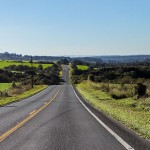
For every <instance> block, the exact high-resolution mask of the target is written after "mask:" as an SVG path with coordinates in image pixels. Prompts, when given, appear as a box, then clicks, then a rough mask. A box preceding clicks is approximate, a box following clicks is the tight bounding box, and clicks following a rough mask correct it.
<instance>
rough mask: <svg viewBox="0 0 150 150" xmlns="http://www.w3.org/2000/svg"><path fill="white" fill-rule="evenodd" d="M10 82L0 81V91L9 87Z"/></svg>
mask: <svg viewBox="0 0 150 150" xmlns="http://www.w3.org/2000/svg"><path fill="white" fill-rule="evenodd" d="M11 85H12V83H0V91H1V92H3V91H5V90H7V89H9V88H10V87H11Z"/></svg>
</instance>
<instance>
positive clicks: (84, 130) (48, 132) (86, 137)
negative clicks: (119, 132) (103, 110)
mask: <svg viewBox="0 0 150 150" xmlns="http://www.w3.org/2000/svg"><path fill="white" fill-rule="evenodd" d="M63 78H64V80H65V81H66V83H67V84H66V83H65V84H63V85H58V86H50V87H49V88H47V89H46V90H45V91H42V92H40V93H38V94H37V95H35V96H33V97H31V98H29V99H27V100H24V101H20V102H17V103H13V104H10V105H8V106H6V107H4V108H0V133H1V134H4V133H5V132H6V131H7V130H9V129H11V128H13V126H15V125H16V124H17V123H18V124H19V123H20V122H21V121H23V120H24V119H25V118H26V117H27V116H28V115H29V113H30V112H32V111H33V114H34V110H38V109H39V108H40V107H41V106H42V105H43V103H44V102H45V101H49V100H50V99H51V98H52V97H53V96H54V94H56V92H57V91H58V90H59V89H61V90H60V92H59V94H58V95H55V96H56V97H55V99H54V100H53V101H52V102H51V103H49V104H48V105H47V106H46V107H44V108H43V109H42V110H41V111H40V112H39V113H37V114H36V115H35V116H33V117H32V118H31V119H30V120H29V121H27V122H26V123H25V124H23V125H22V126H20V127H19V128H16V129H15V131H14V132H13V133H12V134H10V135H9V136H8V137H7V138H5V139H4V140H3V141H2V142H1V143H0V150H126V148H125V147H124V146H123V145H122V144H120V142H118V140H117V139H116V138H115V137H114V136H112V134H110V133H109V132H108V131H107V130H106V129H105V128H104V127H103V126H101V125H100V124H99V122H98V121H96V119H95V118H94V117H93V116H92V115H91V114H90V113H89V112H88V111H87V110H86V109H85V108H84V107H83V105H82V104H81V103H80V102H79V100H78V98H77V96H76V95H75V93H74V91H73V88H72V86H71V85H69V84H68V83H69V75H68V67H67V66H64V70H63ZM31 115H32V114H31Z"/></svg>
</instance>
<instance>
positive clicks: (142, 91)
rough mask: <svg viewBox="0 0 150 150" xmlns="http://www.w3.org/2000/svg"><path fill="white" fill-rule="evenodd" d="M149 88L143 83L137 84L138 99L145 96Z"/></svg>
mask: <svg viewBox="0 0 150 150" xmlns="http://www.w3.org/2000/svg"><path fill="white" fill-rule="evenodd" d="M146 90H147V87H146V85H144V84H142V83H137V85H136V86H135V88H134V93H133V94H134V96H135V95H137V98H139V97H141V96H144V95H145V94H146Z"/></svg>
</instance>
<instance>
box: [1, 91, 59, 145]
mask: <svg viewBox="0 0 150 150" xmlns="http://www.w3.org/2000/svg"><path fill="white" fill-rule="evenodd" d="M60 90H61V89H59V90H58V91H57V93H56V94H55V95H54V96H53V97H52V98H51V99H50V101H48V102H46V103H44V105H43V106H42V107H40V108H39V109H38V110H34V111H33V112H31V113H30V115H29V117H27V118H25V119H24V120H23V121H21V122H20V123H18V124H17V125H16V126H14V127H12V128H11V129H9V130H8V131H6V132H5V133H3V134H2V135H0V142H2V141H3V140H5V139H6V138H7V137H8V136H9V135H11V134H12V133H13V132H15V131H16V130H17V129H19V128H20V127H21V126H23V125H24V124H25V123H26V122H28V121H29V120H30V119H32V118H33V117H34V116H36V115H37V114H38V113H39V112H41V111H42V110H43V109H44V108H46V107H47V106H48V105H49V104H50V103H51V102H52V101H54V99H55V98H56V97H57V96H58V94H59V92H60Z"/></svg>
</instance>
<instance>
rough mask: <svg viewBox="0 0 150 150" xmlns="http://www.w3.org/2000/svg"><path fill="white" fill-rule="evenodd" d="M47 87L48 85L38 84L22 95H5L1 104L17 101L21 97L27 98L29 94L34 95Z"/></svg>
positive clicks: (0, 100)
mask: <svg viewBox="0 0 150 150" xmlns="http://www.w3.org/2000/svg"><path fill="white" fill-rule="evenodd" d="M46 87H47V85H36V86H34V88H33V89H31V90H28V91H26V92H24V93H22V94H20V95H16V96H13V97H4V98H2V99H0V106H3V105H6V104H9V103H12V102H15V101H19V100H21V99H24V98H27V97H29V96H32V95H34V94H36V93H38V92H40V91H42V90H44V89H45V88H46Z"/></svg>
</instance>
